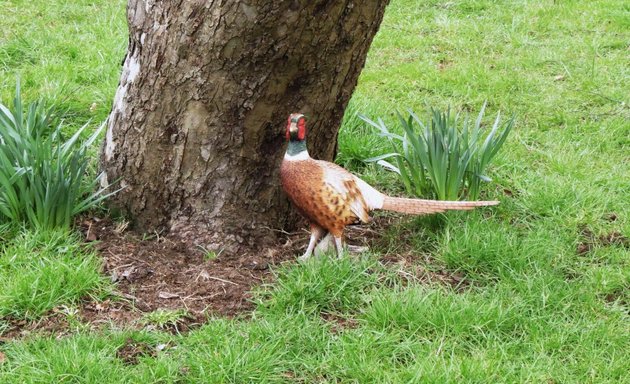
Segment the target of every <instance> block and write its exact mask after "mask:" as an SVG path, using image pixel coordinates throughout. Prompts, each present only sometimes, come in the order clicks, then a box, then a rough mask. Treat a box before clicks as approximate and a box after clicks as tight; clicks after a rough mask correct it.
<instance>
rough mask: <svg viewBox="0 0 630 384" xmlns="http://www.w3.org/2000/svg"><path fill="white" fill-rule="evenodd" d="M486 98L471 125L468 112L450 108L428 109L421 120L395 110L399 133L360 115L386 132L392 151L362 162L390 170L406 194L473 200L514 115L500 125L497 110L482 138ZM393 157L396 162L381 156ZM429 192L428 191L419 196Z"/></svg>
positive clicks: (380, 120) (485, 179)
mask: <svg viewBox="0 0 630 384" xmlns="http://www.w3.org/2000/svg"><path fill="white" fill-rule="evenodd" d="M485 109H486V103H484V105H483V106H482V107H481V111H480V112H479V115H478V116H477V118H476V120H475V121H474V125H472V127H471V126H470V120H469V119H468V116H465V117H464V118H463V122H462V119H461V118H460V115H459V114H456V115H455V116H452V115H451V111H450V109H447V110H446V111H445V112H440V111H438V110H435V109H430V112H429V120H428V122H427V123H426V124H425V123H424V122H423V121H422V120H421V119H420V118H419V117H418V116H417V115H416V114H415V113H414V112H413V111H411V110H409V117H408V118H405V117H403V116H402V115H401V114H400V113H397V114H396V116H397V119H398V121H399V123H400V126H401V128H402V132H403V135H402V136H401V135H398V134H395V133H392V132H391V130H390V129H388V128H387V126H386V125H385V124H384V123H383V120H382V119H380V118H379V119H377V120H378V123H376V122H374V121H372V120H370V119H369V118H367V117H365V116H360V117H361V119H363V120H364V121H365V122H366V123H368V124H370V125H372V126H373V127H375V128H377V129H378V131H379V135H381V136H384V137H386V138H387V139H388V140H389V141H390V143H391V145H392V148H393V152H391V153H388V154H384V155H380V156H375V157H372V158H370V159H367V160H366V161H372V162H377V164H380V165H381V166H383V167H384V168H386V169H389V170H394V169H397V171H395V172H396V173H398V174H399V175H400V178H401V180H402V182H403V184H404V185H405V188H406V189H407V191H408V192H409V193H412V194H414V195H417V196H422V197H436V198H438V199H442V200H457V199H462V198H466V197H468V198H472V199H477V198H478V196H479V190H480V182H481V181H490V179H489V178H488V177H487V176H485V175H484V174H485V170H486V168H487V166H488V164H489V163H490V161H491V160H492V158H493V157H494V156H495V155H496V154H497V153H498V151H499V149H500V148H501V146H502V145H503V143H504V142H505V140H506V139H507V136H508V134H509V132H510V130H511V128H512V126H513V120H514V119H513V118H512V119H511V120H509V121H508V122H507V124H505V125H504V126H503V129H501V125H500V120H501V118H500V114H497V117H496V119H495V121H494V124H493V126H492V129H491V130H490V132H489V133H488V135H487V136H486V137H485V138H484V139H483V141H482V132H481V131H482V128H481V126H482V121H483V117H484V112H485ZM387 158H394V159H395V160H396V165H393V164H391V163H389V162H387V161H385V160H384V159H387ZM427 192H429V195H430V196H423V194H427Z"/></svg>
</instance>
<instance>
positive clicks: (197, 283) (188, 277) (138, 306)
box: [0, 215, 467, 340]
mask: <svg viewBox="0 0 630 384" xmlns="http://www.w3.org/2000/svg"><path fill="white" fill-rule="evenodd" d="M400 219H401V218H400V217H398V216H395V215H393V216H392V215H386V216H379V217H376V218H375V219H374V220H373V221H372V223H370V224H369V225H362V226H354V227H348V229H347V231H346V232H347V233H346V235H347V238H348V242H349V243H350V244H353V245H355V246H361V247H370V248H375V247H376V249H379V247H380V248H382V247H383V244H382V243H383V241H382V239H381V233H382V231H383V230H384V229H385V228H387V227H388V226H391V225H393V224H394V223H395V222H397V221H398V220H400ZM304 228H306V225H304ZM79 229H80V231H81V233H82V234H83V236H84V238H85V240H86V242H88V243H92V244H93V245H94V247H95V249H96V250H97V252H98V254H99V256H100V257H101V258H102V260H103V271H102V272H103V274H104V275H105V276H107V277H109V278H110V279H111V281H112V282H113V283H114V285H115V289H116V291H115V292H114V297H112V298H109V299H106V300H104V301H98V302H97V301H90V300H87V301H84V302H83V303H81V305H80V306H79V307H78V309H77V308H66V307H60V308H55V309H54V310H53V311H52V312H51V313H50V314H49V315H48V316H46V317H44V318H43V319H42V320H40V321H39V322H36V323H28V322H26V321H15V322H12V323H11V329H10V330H9V331H8V332H5V334H4V335H3V336H1V337H0V339H5V340H6V339H12V338H19V337H23V336H26V335H28V334H30V333H33V332H37V333H41V332H44V333H49V334H54V335H56V336H63V335H64V334H66V333H70V332H72V331H73V328H76V324H74V323H73V322H74V321H75V320H76V323H77V324H84V325H85V324H87V326H89V327H90V328H93V329H98V328H101V327H108V326H110V327H111V326H114V327H117V328H122V327H133V328H141V327H144V326H146V322H143V321H142V319H143V317H144V316H145V315H146V314H147V313H150V312H153V311H156V310H171V311H180V312H181V313H185V314H186V315H185V316H182V317H181V318H180V319H179V320H178V321H177V324H171V325H172V327H171V329H170V330H172V331H176V332H185V331H187V330H189V329H191V328H194V327H196V326H199V325H200V324H203V323H204V322H205V321H207V319H208V318H209V317H216V316H227V317H234V316H247V314H248V313H249V312H251V310H253V308H254V304H253V303H252V301H251V293H250V291H251V289H252V287H254V286H258V285H260V284H262V283H266V282H271V281H272V280H273V274H272V272H271V269H272V268H273V267H277V266H279V265H280V264H282V263H294V262H297V261H296V260H297V256H299V255H300V254H301V253H302V252H304V249H305V248H306V245H307V243H308V239H309V234H308V232H307V231H306V229H303V230H300V231H298V232H295V233H282V234H280V236H279V239H278V242H277V244H276V245H275V246H274V247H271V248H268V249H267V250H266V251H264V252H260V253H250V254H240V255H228V254H218V255H214V254H208V253H207V252H205V251H204V250H203V249H199V248H195V247H192V246H190V244H189V243H185V242H183V241H179V240H173V239H171V238H169V237H168V236H164V237H162V236H159V235H154V236H146V235H144V236H142V235H138V234H134V233H133V232H131V231H128V230H127V228H126V227H125V225H124V224H120V223H118V224H117V223H114V222H112V221H111V220H110V219H107V218H97V217H89V218H83V219H81V221H80V222H79ZM381 262H382V263H383V264H385V265H387V266H389V267H391V268H392V269H393V270H395V271H396V272H397V273H398V274H399V275H400V276H401V278H402V279H403V280H419V281H422V282H427V283H431V282H437V283H441V284H448V285H451V286H454V287H456V288H458V289H464V288H465V287H466V286H467V282H466V280H465V278H464V276H462V275H459V274H454V273H452V272H449V271H446V270H444V269H441V268H435V267H436V264H435V263H434V260H431V257H430V256H429V254H424V255H418V254H417V253H414V252H413V251H411V250H410V247H409V246H405V241H404V239H401V241H400V244H399V246H398V247H397V248H396V249H395V252H393V253H388V252H385V253H384V254H383V257H382V258H381Z"/></svg>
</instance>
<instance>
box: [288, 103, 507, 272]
mask: <svg viewBox="0 0 630 384" xmlns="http://www.w3.org/2000/svg"><path fill="white" fill-rule="evenodd" d="M286 138H287V140H288V141H289V146H288V148H287V151H286V153H285V155H284V160H283V161H282V166H281V168H280V176H281V181H282V188H283V189H284V191H285V192H286V194H287V196H288V197H289V200H291V202H292V203H293V205H294V206H295V208H297V210H298V211H299V212H300V213H301V214H302V216H304V217H305V218H306V219H307V220H308V221H309V223H310V226H311V239H310V241H309V244H308V247H307V249H306V252H305V253H304V255H303V256H301V257H300V259H301V260H306V259H308V258H309V257H310V256H311V255H312V253H313V250H314V249H315V246H316V244H317V242H318V241H319V240H320V239H321V238H322V237H323V236H324V235H326V234H327V233H330V234H331V235H332V236H333V238H334V240H335V249H336V251H337V255H338V256H341V252H342V236H343V230H344V228H345V227H346V226H347V225H349V224H354V223H357V222H368V221H369V220H370V217H369V216H368V213H369V212H370V211H372V210H375V209H385V210H388V211H396V212H402V213H410V214H416V215H421V214H427V213H436V212H444V211H446V210H470V209H473V208H475V207H482V206H489V205H497V204H499V202H498V201H436V200H422V199H406V198H398V197H391V196H387V195H385V194H383V193H381V192H379V191H377V190H376V189H374V188H373V187H371V186H370V185H369V184H367V183H366V182H365V181H363V180H361V179H359V178H358V177H356V176H354V175H353V174H351V173H350V172H348V171H346V170H345V169H343V168H341V167H340V166H338V165H336V164H333V163H330V162H327V161H322V160H315V159H312V158H311V157H310V156H309V154H308V151H307V150H306V118H305V117H304V115H302V114H300V113H293V114H291V115H290V116H289V120H288V122H287V128H286Z"/></svg>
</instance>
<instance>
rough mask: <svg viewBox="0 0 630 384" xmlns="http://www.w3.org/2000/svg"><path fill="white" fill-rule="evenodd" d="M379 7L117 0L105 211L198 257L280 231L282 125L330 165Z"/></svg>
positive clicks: (300, 0)
mask: <svg viewBox="0 0 630 384" xmlns="http://www.w3.org/2000/svg"><path fill="white" fill-rule="evenodd" d="M387 2H388V0H374V1H365V2H354V1H350V0H343V1H322V0H319V1H307V0H294V1H267V0H249V1H240V0H233V1H225V0H223V1H218V0H217V1H202V0H186V1H181V0H180V1H174V0H162V1H155V0H144V1H140V0H129V4H128V8H127V16H128V21H129V47H128V52H127V57H126V59H125V61H124V65H123V70H122V75H121V79H120V84H119V86H118V90H117V92H116V96H115V100H114V105H113V108H112V111H111V114H110V117H109V123H108V129H107V135H106V139H105V143H104V145H103V147H102V151H101V166H102V169H103V171H104V172H105V177H104V178H103V183H104V184H107V183H108V181H109V182H115V181H118V182H119V183H120V186H121V187H124V190H123V191H121V192H119V193H118V194H117V195H116V196H115V197H114V198H113V199H112V201H111V202H112V206H113V207H115V208H117V209H119V210H121V211H122V212H123V213H124V214H126V215H127V216H128V217H129V218H131V219H132V223H133V224H134V226H135V227H136V228H137V229H138V230H140V231H152V230H163V229H165V230H169V231H173V232H176V233H178V234H180V235H183V236H186V237H189V238H190V239H193V240H195V241H196V242H198V243H199V244H200V245H203V246H205V247H208V248H209V249H214V250H217V249H224V248H227V250H228V251H236V250H237V249H239V248H240V247H242V246H245V247H251V246H255V245H257V244H259V242H260V239H261V238H265V237H269V236H270V228H282V227H286V226H287V225H290V223H291V220H292V219H291V218H292V217H293V215H292V214H291V210H290V208H289V205H288V202H287V199H286V198H285V196H284V195H283V194H282V193H281V190H280V184H279V177H278V169H279V164H280V161H281V159H282V157H283V154H284V150H285V143H284V128H285V124H286V118H287V116H288V115H289V113H291V112H302V113H304V114H306V115H307V116H308V117H310V119H309V121H308V130H309V150H310V151H311V153H312V154H313V155H314V157H318V158H323V159H331V158H332V157H333V155H334V152H335V149H336V140H337V131H338V129H339V125H340V122H341V119H342V116H343V111H344V109H345V107H346V105H347V103H348V100H349V98H350V95H351V94H352V91H353V89H354V87H355V85H356V82H357V78H358V76H359V73H360V71H361V69H362V67H363V65H364V63H365V57H366V54H367V50H368V47H369V45H370V42H371V41H372V38H373V37H374V34H375V33H376V31H377V29H378V26H379V24H380V22H381V20H382V17H383V12H384V8H385V5H386V3H387Z"/></svg>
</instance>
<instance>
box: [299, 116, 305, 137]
mask: <svg viewBox="0 0 630 384" xmlns="http://www.w3.org/2000/svg"><path fill="white" fill-rule="evenodd" d="M297 126H298V140H300V141H301V140H304V138H305V137H306V119H305V118H303V117H301V118H300V119H299V120H298V123H297Z"/></svg>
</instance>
